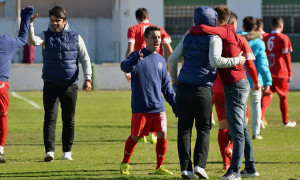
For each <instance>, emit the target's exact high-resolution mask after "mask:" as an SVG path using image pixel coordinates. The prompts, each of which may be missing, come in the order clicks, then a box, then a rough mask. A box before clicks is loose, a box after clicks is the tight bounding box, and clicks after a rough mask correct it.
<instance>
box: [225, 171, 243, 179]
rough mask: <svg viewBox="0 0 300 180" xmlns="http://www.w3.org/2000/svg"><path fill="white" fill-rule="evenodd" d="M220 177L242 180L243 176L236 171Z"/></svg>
mask: <svg viewBox="0 0 300 180" xmlns="http://www.w3.org/2000/svg"><path fill="white" fill-rule="evenodd" d="M220 179H227V180H241V179H242V178H241V176H240V175H239V174H238V173H235V172H227V173H226V174H224V175H223V176H222V177H220Z"/></svg>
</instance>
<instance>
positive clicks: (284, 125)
mask: <svg viewBox="0 0 300 180" xmlns="http://www.w3.org/2000/svg"><path fill="white" fill-rule="evenodd" d="M295 126H296V122H294V121H293V122H291V121H289V122H288V123H286V124H282V127H295Z"/></svg>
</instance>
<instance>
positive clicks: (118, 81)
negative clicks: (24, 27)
mask: <svg viewBox="0 0 300 180" xmlns="http://www.w3.org/2000/svg"><path fill="white" fill-rule="evenodd" d="M292 68H293V77H294V78H293V81H292V82H291V83H290V90H300V79H298V78H297V77H300V63H293V64H292ZM178 72H179V71H178ZM41 76H42V64H33V65H25V64H13V65H12V69H11V75H10V80H9V82H10V91H40V90H42V89H43V81H42V79H41ZM83 79H84V78H83V72H82V70H81V68H80V79H79V82H78V84H79V87H80V89H81V87H82V84H83ZM93 83H94V88H95V90H128V89H130V83H128V82H127V80H126V79H125V77H124V73H123V72H122V71H121V69H120V64H119V63H110V64H101V65H95V66H94V82H93Z"/></svg>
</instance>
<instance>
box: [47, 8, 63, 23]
mask: <svg viewBox="0 0 300 180" xmlns="http://www.w3.org/2000/svg"><path fill="white" fill-rule="evenodd" d="M51 16H55V17H56V18H60V19H63V20H66V19H67V11H66V10H65V9H64V8H62V7H60V6H55V7H54V8H52V9H50V10H49V17H51Z"/></svg>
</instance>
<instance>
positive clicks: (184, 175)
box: [181, 171, 196, 179]
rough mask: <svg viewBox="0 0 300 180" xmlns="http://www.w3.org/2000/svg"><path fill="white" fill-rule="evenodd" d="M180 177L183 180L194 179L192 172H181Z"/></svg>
mask: <svg viewBox="0 0 300 180" xmlns="http://www.w3.org/2000/svg"><path fill="white" fill-rule="evenodd" d="M181 177H182V178H183V179H196V177H195V176H194V173H193V171H181Z"/></svg>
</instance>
